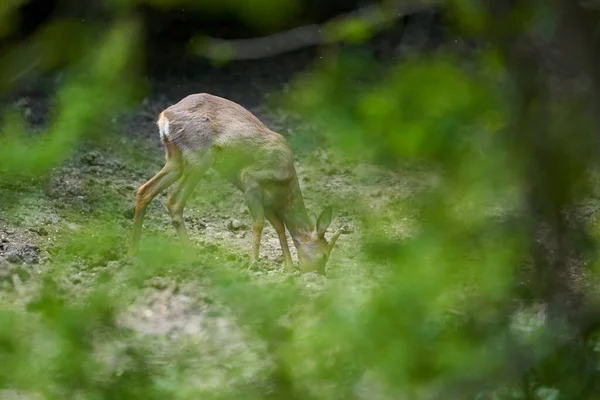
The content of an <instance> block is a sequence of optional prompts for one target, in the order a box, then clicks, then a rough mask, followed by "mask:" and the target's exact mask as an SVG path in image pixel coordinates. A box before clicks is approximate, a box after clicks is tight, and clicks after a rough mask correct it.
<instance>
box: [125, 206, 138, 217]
mask: <svg viewBox="0 0 600 400" xmlns="http://www.w3.org/2000/svg"><path fill="white" fill-rule="evenodd" d="M134 214H135V208H134V207H129V208H127V209H126V210H125V211H123V213H122V215H123V217H125V218H127V219H132V218H133V216H134Z"/></svg>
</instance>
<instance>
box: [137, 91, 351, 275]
mask: <svg viewBox="0 0 600 400" xmlns="http://www.w3.org/2000/svg"><path fill="white" fill-rule="evenodd" d="M167 121H168V132H167V129H166V127H167ZM159 126H160V127H161V138H162V142H163V145H164V146H165V153H166V160H167V162H166V164H165V166H164V167H163V169H162V170H161V171H160V172H159V173H158V174H157V175H156V176H154V177H153V178H152V179H150V180H149V181H148V182H147V183H145V184H144V185H142V186H141V187H140V189H139V190H138V197H137V201H136V211H135V217H134V230H133V242H132V245H131V249H130V252H131V253H134V252H135V251H136V249H137V246H138V243H139V240H140V236H141V227H142V221H143V218H144V214H145V210H146V208H147V206H148V204H149V203H150V202H151V201H152V199H153V198H154V197H155V196H156V195H157V194H158V193H159V192H161V191H162V190H165V189H166V188H167V187H169V186H171V185H172V184H176V187H175V189H173V191H172V193H171V195H170V196H169V198H168V199H167V201H166V206H167V209H168V210H169V214H170V215H171V219H172V221H173V226H174V227H175V229H176V230H177V233H178V235H179V237H180V239H181V240H182V242H183V243H184V245H188V243H189V239H188V236H187V232H186V230H185V227H184V224H183V216H182V215H183V208H184V207H185V203H186V201H187V199H188V198H189V196H190V195H191V193H192V192H193V190H194V188H195V186H196V184H197V183H198V181H199V179H200V177H201V176H202V174H203V173H204V172H205V171H206V170H207V169H208V168H215V169H216V170H217V171H219V172H220V173H222V174H223V175H225V176H227V177H228V178H229V179H230V180H231V182H232V183H233V184H235V185H236V186H237V187H238V188H239V189H240V190H242V192H243V193H244V196H245V199H246V203H247V204H248V207H249V209H250V213H251V215H252V219H253V223H252V252H251V261H253V262H254V261H257V259H258V252H259V247H260V237H261V234H262V230H263V226H264V219H265V218H267V219H268V220H269V221H270V222H271V224H272V225H273V227H274V228H275V230H276V231H277V234H278V236H279V240H280V244H281V247H282V251H283V256H284V260H285V266H286V268H287V269H288V270H291V269H292V268H293V267H292V260H291V256H290V253H289V249H288V246H287V237H286V234H285V227H287V229H288V231H289V232H290V234H291V236H292V239H293V242H294V245H295V247H296V249H297V250H298V257H299V262H300V268H301V269H302V270H303V271H308V270H313V269H317V270H320V271H321V272H323V270H324V267H325V263H326V262H327V259H328V257H329V254H330V252H331V249H332V247H333V244H334V243H335V241H336V240H337V238H338V237H339V232H336V233H335V234H334V235H333V237H332V239H331V242H330V243H328V242H327V241H326V240H325V236H324V234H325V230H326V229H327V227H328V226H329V223H330V222H331V209H330V208H328V209H326V210H325V211H324V212H323V213H322V214H321V216H320V217H319V223H317V224H316V225H315V222H313V221H311V219H310V218H309V217H308V214H307V212H306V208H305V206H304V200H303V198H302V193H301V191H300V186H299V184H298V178H297V176H296V170H295V168H294V162H293V160H294V158H293V154H292V151H291V149H290V147H289V144H288V142H287V140H286V139H285V138H284V137H283V136H282V135H280V134H279V133H276V132H273V131H271V130H270V129H268V128H267V127H266V126H265V125H264V124H263V123H262V122H261V121H260V120H259V119H258V118H256V117H255V116H254V115H253V114H252V113H251V112H249V111H248V110H246V109H245V108H244V107H242V106H240V105H239V104H237V103H234V102H232V101H230V100H227V99H224V98H222V97H218V96H213V95H210V94H205V93H202V94H193V95H190V96H187V97H185V98H184V99H182V100H181V101H179V102H178V103H176V104H174V105H172V106H170V107H168V108H167V109H165V110H164V111H163V112H162V113H161V114H160V116H159ZM318 228H319V229H318Z"/></svg>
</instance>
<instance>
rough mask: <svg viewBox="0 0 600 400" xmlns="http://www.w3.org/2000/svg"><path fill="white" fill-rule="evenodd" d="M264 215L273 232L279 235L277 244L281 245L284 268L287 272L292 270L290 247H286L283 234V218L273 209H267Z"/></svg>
mask: <svg viewBox="0 0 600 400" xmlns="http://www.w3.org/2000/svg"><path fill="white" fill-rule="evenodd" d="M266 217H267V219H268V220H269V222H270V223H271V225H273V228H274V229H275V232H277V236H278V237H279V244H280V245H281V251H282V252H283V261H284V265H285V269H286V270H287V271H288V272H293V271H294V263H293V261H292V256H291V254H290V248H289V247H288V242H287V236H286V235H285V225H284V223H283V219H282V218H281V217H280V216H279V214H277V212H275V211H273V210H267V212H266Z"/></svg>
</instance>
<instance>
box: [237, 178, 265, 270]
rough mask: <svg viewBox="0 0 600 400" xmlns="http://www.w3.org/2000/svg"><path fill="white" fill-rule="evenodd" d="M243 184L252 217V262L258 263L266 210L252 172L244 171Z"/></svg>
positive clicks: (259, 188) (260, 189)
mask: <svg viewBox="0 0 600 400" xmlns="http://www.w3.org/2000/svg"><path fill="white" fill-rule="evenodd" d="M241 183H242V188H243V190H244V198H245V199H246V204H247V205H248V209H249V210H250V215H251V216H252V252H251V253H250V262H252V263H254V262H256V261H258V254H259V251H260V238H261V236H262V231H263V228H264V226H265V210H264V206H263V194H262V188H261V187H260V185H259V184H258V182H257V181H256V180H254V179H253V177H252V175H251V172H249V171H244V172H242V174H241Z"/></svg>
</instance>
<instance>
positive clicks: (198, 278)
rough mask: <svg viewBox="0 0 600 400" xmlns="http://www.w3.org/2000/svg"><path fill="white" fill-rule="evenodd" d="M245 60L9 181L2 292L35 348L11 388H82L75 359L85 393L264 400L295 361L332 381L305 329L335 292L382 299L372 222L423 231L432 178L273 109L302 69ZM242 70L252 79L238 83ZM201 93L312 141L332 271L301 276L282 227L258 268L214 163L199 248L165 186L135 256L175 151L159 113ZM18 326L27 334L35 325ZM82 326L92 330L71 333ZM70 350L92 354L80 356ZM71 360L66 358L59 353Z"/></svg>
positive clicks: (387, 232)
mask: <svg viewBox="0 0 600 400" xmlns="http://www.w3.org/2000/svg"><path fill="white" fill-rule="evenodd" d="M245 72H246V73H247V74H248V73H250V74H252V73H254V74H255V76H254V77H251V78H250V79H249V78H248V76H247V75H244V74H243V73H241V72H239V71H235V70H227V69H226V70H223V71H221V72H214V71H213V72H211V73H210V74H208V75H203V76H202V77H200V78H197V79H194V80H190V79H189V78H181V80H180V81H177V80H176V79H174V78H165V80H164V81H160V82H155V83H154V84H153V89H152V92H153V93H156V95H154V94H151V95H150V96H149V97H148V98H147V99H146V100H145V101H144V102H143V104H141V105H140V107H139V108H138V109H136V110H133V111H131V112H130V113H129V114H127V115H126V116H125V117H124V118H120V119H116V120H115V121H114V123H113V125H112V128H111V131H110V132H107V133H106V135H105V136H103V137H100V138H98V139H96V140H94V141H90V142H88V143H85V144H83V145H82V146H81V147H80V148H79V149H78V151H77V152H76V153H75V154H73V155H72V156H71V157H69V159H68V160H67V162H66V163H64V164H63V165H62V166H60V167H59V168H56V169H55V170H54V171H53V172H52V174H51V176H50V177H49V179H47V180H43V181H42V182H33V183H28V182H20V183H19V184H14V183H8V182H4V183H3V184H2V185H1V186H0V198H2V206H3V207H2V211H1V212H0V240H1V244H0V301H1V302H2V305H3V308H4V315H6V318H10V319H11V320H12V321H13V324H12V326H14V327H15V328H14V330H11V331H10V332H11V333H7V335H14V337H12V339H11V340H15V341H16V342H18V343H20V345H21V347H22V348H21V347H20V348H21V352H20V353H19V352H17V353H15V354H14V357H15V358H14V359H13V361H14V363H15V364H14V365H15V369H14V370H12V371H11V372H4V373H3V375H1V376H0V377H1V378H3V379H6V380H5V381H4V382H5V383H6V382H10V384H9V383H6V384H5V386H8V387H13V388H14V389H18V390H25V391H26V392H28V393H29V394H30V395H32V396H33V393H36V392H37V393H42V394H44V393H45V394H48V393H53V394H54V395H57V393H64V391H65V390H71V389H65V388H68V387H71V388H72V386H73V385H70V384H69V383H68V382H67V381H60V379H59V380H58V381H56V380H52V379H53V378H51V377H50V375H49V374H50V373H49V372H48V371H54V370H55V369H59V370H61V371H63V373H65V372H64V371H70V373H72V375H73V376H79V375H81V376H80V379H82V380H83V382H85V383H81V386H82V388H81V389H80V390H81V391H83V392H86V391H91V390H92V389H90V388H94V389H93V390H96V391H97V392H98V393H100V392H101V393H103V394H104V395H106V394H111V393H112V395H115V396H125V395H126V394H127V393H129V391H131V390H137V389H135V388H138V389H139V390H142V389H141V388H144V389H143V390H152V393H153V395H157V394H159V393H163V394H165V393H166V394H170V395H173V396H175V397H176V398H199V396H200V397H201V398H236V399H240V398H264V397H263V396H265V394H266V393H273V391H274V392H275V393H277V390H284V389H282V384H281V383H280V380H279V379H278V378H276V376H278V375H277V371H278V368H279V367H278V365H281V363H282V362H281V361H277V360H280V357H283V358H284V362H283V363H284V364H286V363H297V362H298V361H301V362H300V364H299V367H298V369H297V372H296V373H297V374H300V375H298V376H295V377H294V380H295V381H297V382H303V381H305V380H307V381H308V380H310V381H311V384H310V385H309V386H307V387H305V388H303V389H302V390H309V391H319V390H331V388H329V389H327V387H326V385H325V383H323V385H324V386H323V387H320V386H319V381H318V379H316V376H314V374H316V370H318V369H320V368H325V369H327V367H326V366H318V367H315V366H313V365H310V360H308V359H304V360H302V359H301V358H300V359H299V360H297V359H296V357H298V356H299V355H302V354H309V352H310V351H314V349H309V348H303V347H302V346H303V345H305V344H306V343H305V342H304V341H303V339H302V338H301V336H302V332H307V334H308V333H309V332H310V327H311V326H312V325H313V324H315V323H316V322H317V321H318V320H319V319H321V318H325V315H323V314H322V313H320V311H319V310H324V309H326V308H327V307H323V303H325V304H330V303H331V302H340V308H338V309H339V310H342V311H343V309H344V308H346V307H360V304H361V303H362V302H364V301H365V300H366V299H367V298H368V293H369V291H368V290H369V288H371V287H373V286H374V285H377V284H378V283H379V282H380V278H381V276H382V275H383V274H384V269H382V266H381V265H377V264H375V263H373V261H369V258H367V257H365V256H364V254H363V245H364V243H365V239H364V236H363V232H364V231H365V229H369V233H370V235H382V236H385V237H388V238H390V239H399V240H403V239H404V238H406V237H408V236H409V235H410V233H411V231H412V230H414V229H416V222H415V217H416V216H414V215H410V213H407V212H406V210H407V209H408V207H403V204H407V205H408V204H409V203H410V201H411V199H412V198H413V196H414V195H415V194H416V193H418V192H419V191H420V190H422V189H424V188H426V187H427V185H429V184H431V182H432V181H431V179H430V177H429V176H428V175H427V174H426V173H424V172H422V171H419V170H418V169H414V168H412V169H411V168H408V167H407V168H406V169H405V170H403V171H397V172H395V173H391V172H389V171H387V170H384V169H381V168H379V167H377V166H373V165H367V164H363V163H357V162H354V161H350V160H347V159H345V158H344V157H343V156H342V155H340V154H337V153H335V152H334V151H333V150H332V149H329V148H327V147H325V146H323V145H320V144H319V141H318V140H316V141H315V140H314V139H313V138H312V137H311V136H310V135H312V134H314V133H315V132H313V131H311V129H310V128H309V127H307V126H303V125H302V124H301V122H298V119H297V118H293V117H292V116H291V115H289V114H286V113H285V112H283V111H281V110H278V109H274V108H272V107H267V106H266V104H267V103H266V100H267V97H268V94H269V92H270V91H271V90H277V88H278V87H281V84H283V83H284V82H285V79H287V78H285V77H284V78H281V79H279V80H277V79H274V80H269V79H268V77H267V76H265V73H264V72H263V71H261V70H260V69H257V71H248V70H246V71H245ZM240 75H241V76H240ZM288 78H289V77H288ZM240 79H244V80H245V81H247V82H250V83H249V84H248V85H243V84H234V83H232V82H239V81H240ZM273 81H274V82H273ZM200 91H206V92H211V93H214V94H218V95H222V96H225V97H229V98H232V99H233V100H236V101H239V102H241V103H242V104H243V105H244V106H246V107H247V108H249V109H250V110H251V111H253V112H254V113H256V114H257V115H258V116H259V118H261V119H263V120H264V121H265V122H266V123H267V124H268V125H269V126H270V127H271V128H272V129H274V130H278V131H280V132H282V133H283V134H285V135H286V136H287V137H288V138H289V139H290V141H291V142H292V144H293V146H294V147H297V151H296V153H297V160H296V166H297V171H298V174H299V179H300V184H301V187H302V190H303V194H304V198H305V202H306V204H307V206H308V208H309V209H310V210H312V211H313V212H315V213H318V212H319V211H320V210H321V209H322V208H323V207H324V206H325V205H327V204H331V205H333V206H334V210H335V211H334V222H333V224H332V227H331V230H332V231H333V230H335V229H336V228H338V227H343V228H344V235H342V237H341V238H340V240H339V241H338V245H337V247H336V248H335V249H334V251H333V253H332V257H331V259H330V261H329V265H328V273H327V277H322V276H319V275H316V274H306V275H299V274H297V273H296V274H287V273H285V272H284V270H283V259H282V255H281V250H280V247H279V243H278V240H277V236H276V234H275V232H274V230H273V228H272V227H271V226H270V225H268V226H267V227H266V228H265V231H264V234H263V240H262V248H261V261H260V264H259V267H258V268H255V269H252V270H249V269H248V255H249V250H250V236H251V234H250V229H249V227H250V217H249V214H248V211H247V208H246V206H245V204H244V202H243V198H242V195H241V193H239V192H238V191H237V190H236V189H235V188H234V187H232V186H231V185H229V184H228V183H227V182H226V181H224V180H223V179H222V178H221V177H220V176H218V175H216V174H214V173H208V174H207V176H206V177H205V179H203V180H202V181H201V183H200V184H199V185H198V188H197V189H196V192H195V194H194V196H193V197H192V198H191V199H190V201H189V203H188V206H187V208H186V211H185V222H186V225H187V228H188V230H189V233H190V237H191V239H192V241H193V243H194V245H195V254H193V255H191V256H190V255H188V256H183V255H182V254H181V253H180V248H179V243H178V242H177V240H176V235H175V231H174V229H173V228H172V227H171V225H170V221H169V218H168V214H167V213H166V211H165V210H164V207H163V205H162V203H163V201H164V199H165V194H162V195H160V196H159V197H157V198H156V199H155V200H154V202H153V203H152V204H151V206H150V207H149V209H148V213H147V217H146V220H145V225H144V231H143V242H142V248H141V254H140V256H139V258H138V259H136V260H128V259H126V257H125V253H126V246H127V243H128V240H129V237H130V230H131V219H132V215H133V203H134V199H135V192H136V190H137V188H138V187H139V186H140V185H141V184H143V183H144V182H145V181H146V180H147V179H149V178H150V177H151V176H152V175H153V174H154V173H156V172H157V171H158V170H159V169H160V168H161V167H162V165H163V161H164V155H163V151H162V149H161V147H160V144H159V138H158V131H157V128H156V126H155V124H154V118H155V117H156V114H157V113H158V112H159V111H160V110H161V109H162V108H164V107H165V106H167V105H169V104H171V103H173V102H176V101H178V100H179V99H180V98H181V97H183V96H184V95H186V94H189V93H193V92H200ZM40 102H46V100H45V99H44V98H35V97H32V98H25V100H22V101H21V103H22V104H26V105H27V106H26V107H29V108H31V109H33V110H35V109H36V107H37V106H38V105H39V104H40ZM44 104H45V103H44ZM40 109H44V106H43V105H41V106H40ZM29 114H30V116H31V114H35V112H33V111H30V112H29ZM33 116H34V117H35V115H33ZM37 119H38V120H41V121H42V122H41V123H43V120H44V118H37ZM302 135H304V137H303V136H302ZM311 141H312V143H313V144H312V145H310V146H305V147H304V148H301V147H300V146H299V144H301V143H307V142H308V143H310V142H311ZM367 217H368V218H367ZM367 221H368V222H367ZM365 224H368V226H366V225H365ZM289 242H290V248H292V252H293V257H294V260H296V254H295V249H293V246H291V240H290V241H289ZM371 259H372V258H371ZM57 304H59V305H60V307H55V306H56V305H57ZM290 318H292V320H293V321H294V322H293V324H294V327H292V332H295V335H300V337H299V338H297V340H295V341H292V342H291V343H292V344H291V345H290V346H291V347H290V348H289V349H288V350H287V356H286V355H285V354H284V355H277V354H278V352H279V350H274V349H273V344H272V343H273V338H274V337H276V336H277V333H276V332H278V329H281V328H280V326H286V321H288V323H289V320H290ZM58 321H61V323H58ZM69 321H70V322H69ZM303 326H305V327H306V331H305V330H304V328H303ZM18 327H23V328H24V329H25V330H26V332H27V334H26V335H20V334H19V333H18V332H19V328H18ZM278 327H279V328H278ZM69 329H72V330H73V331H70V330H69ZM287 329H289V326H288V328H287ZM78 334H84V336H86V335H87V336H86V338H87V339H86V340H89V341H87V342H85V344H82V343H79V340H75V342H72V341H70V340H71V339H72V338H71V336H70V335H78ZM88 336H89V337H88ZM40 337H44V338H45V339H44V340H40ZM70 338H71V339H70ZM78 346H79V347H78ZM48 348H53V349H54V351H50V352H49V351H47V349H48ZM77 351H79V352H77ZM69 354H70V355H75V354H77V356H74V358H72V359H70V360H69V359H68V355H69ZM57 357H58V358H59V359H64V363H65V364H64V365H62V364H60V362H59V363H58V364H57ZM285 357H288V359H286V358H285ZM7 361H10V360H7ZM302 363H304V364H305V365H303V364H302ZM34 365H37V366H38V368H34V367H33V366H34ZM142 366H143V367H142ZM40 367H41V368H40ZM45 367H48V368H45ZM78 369H81V371H83V372H81V371H80V372H76V371H77V370H78ZM25 371H28V372H27V373H25ZM31 371H37V372H34V373H31ZM302 374H304V375H302ZM52 376H53V375H52ZM274 376H275V378H274ZM65 379H66V378H65ZM324 382H325V381H324ZM75 386H77V385H75ZM283 386H285V385H283ZM278 388H279V389H278ZM61 391H63V392H61ZM75 392H76V390H75ZM3 393H4V395H5V396H10V395H11V393H12V392H9V391H5V392H3ZM324 393H325V392H324ZM13 394H14V393H13ZM367 397H368V398H373V397H372V396H371V395H367ZM367 397H365V398H367ZM114 398H116V397H114Z"/></svg>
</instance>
